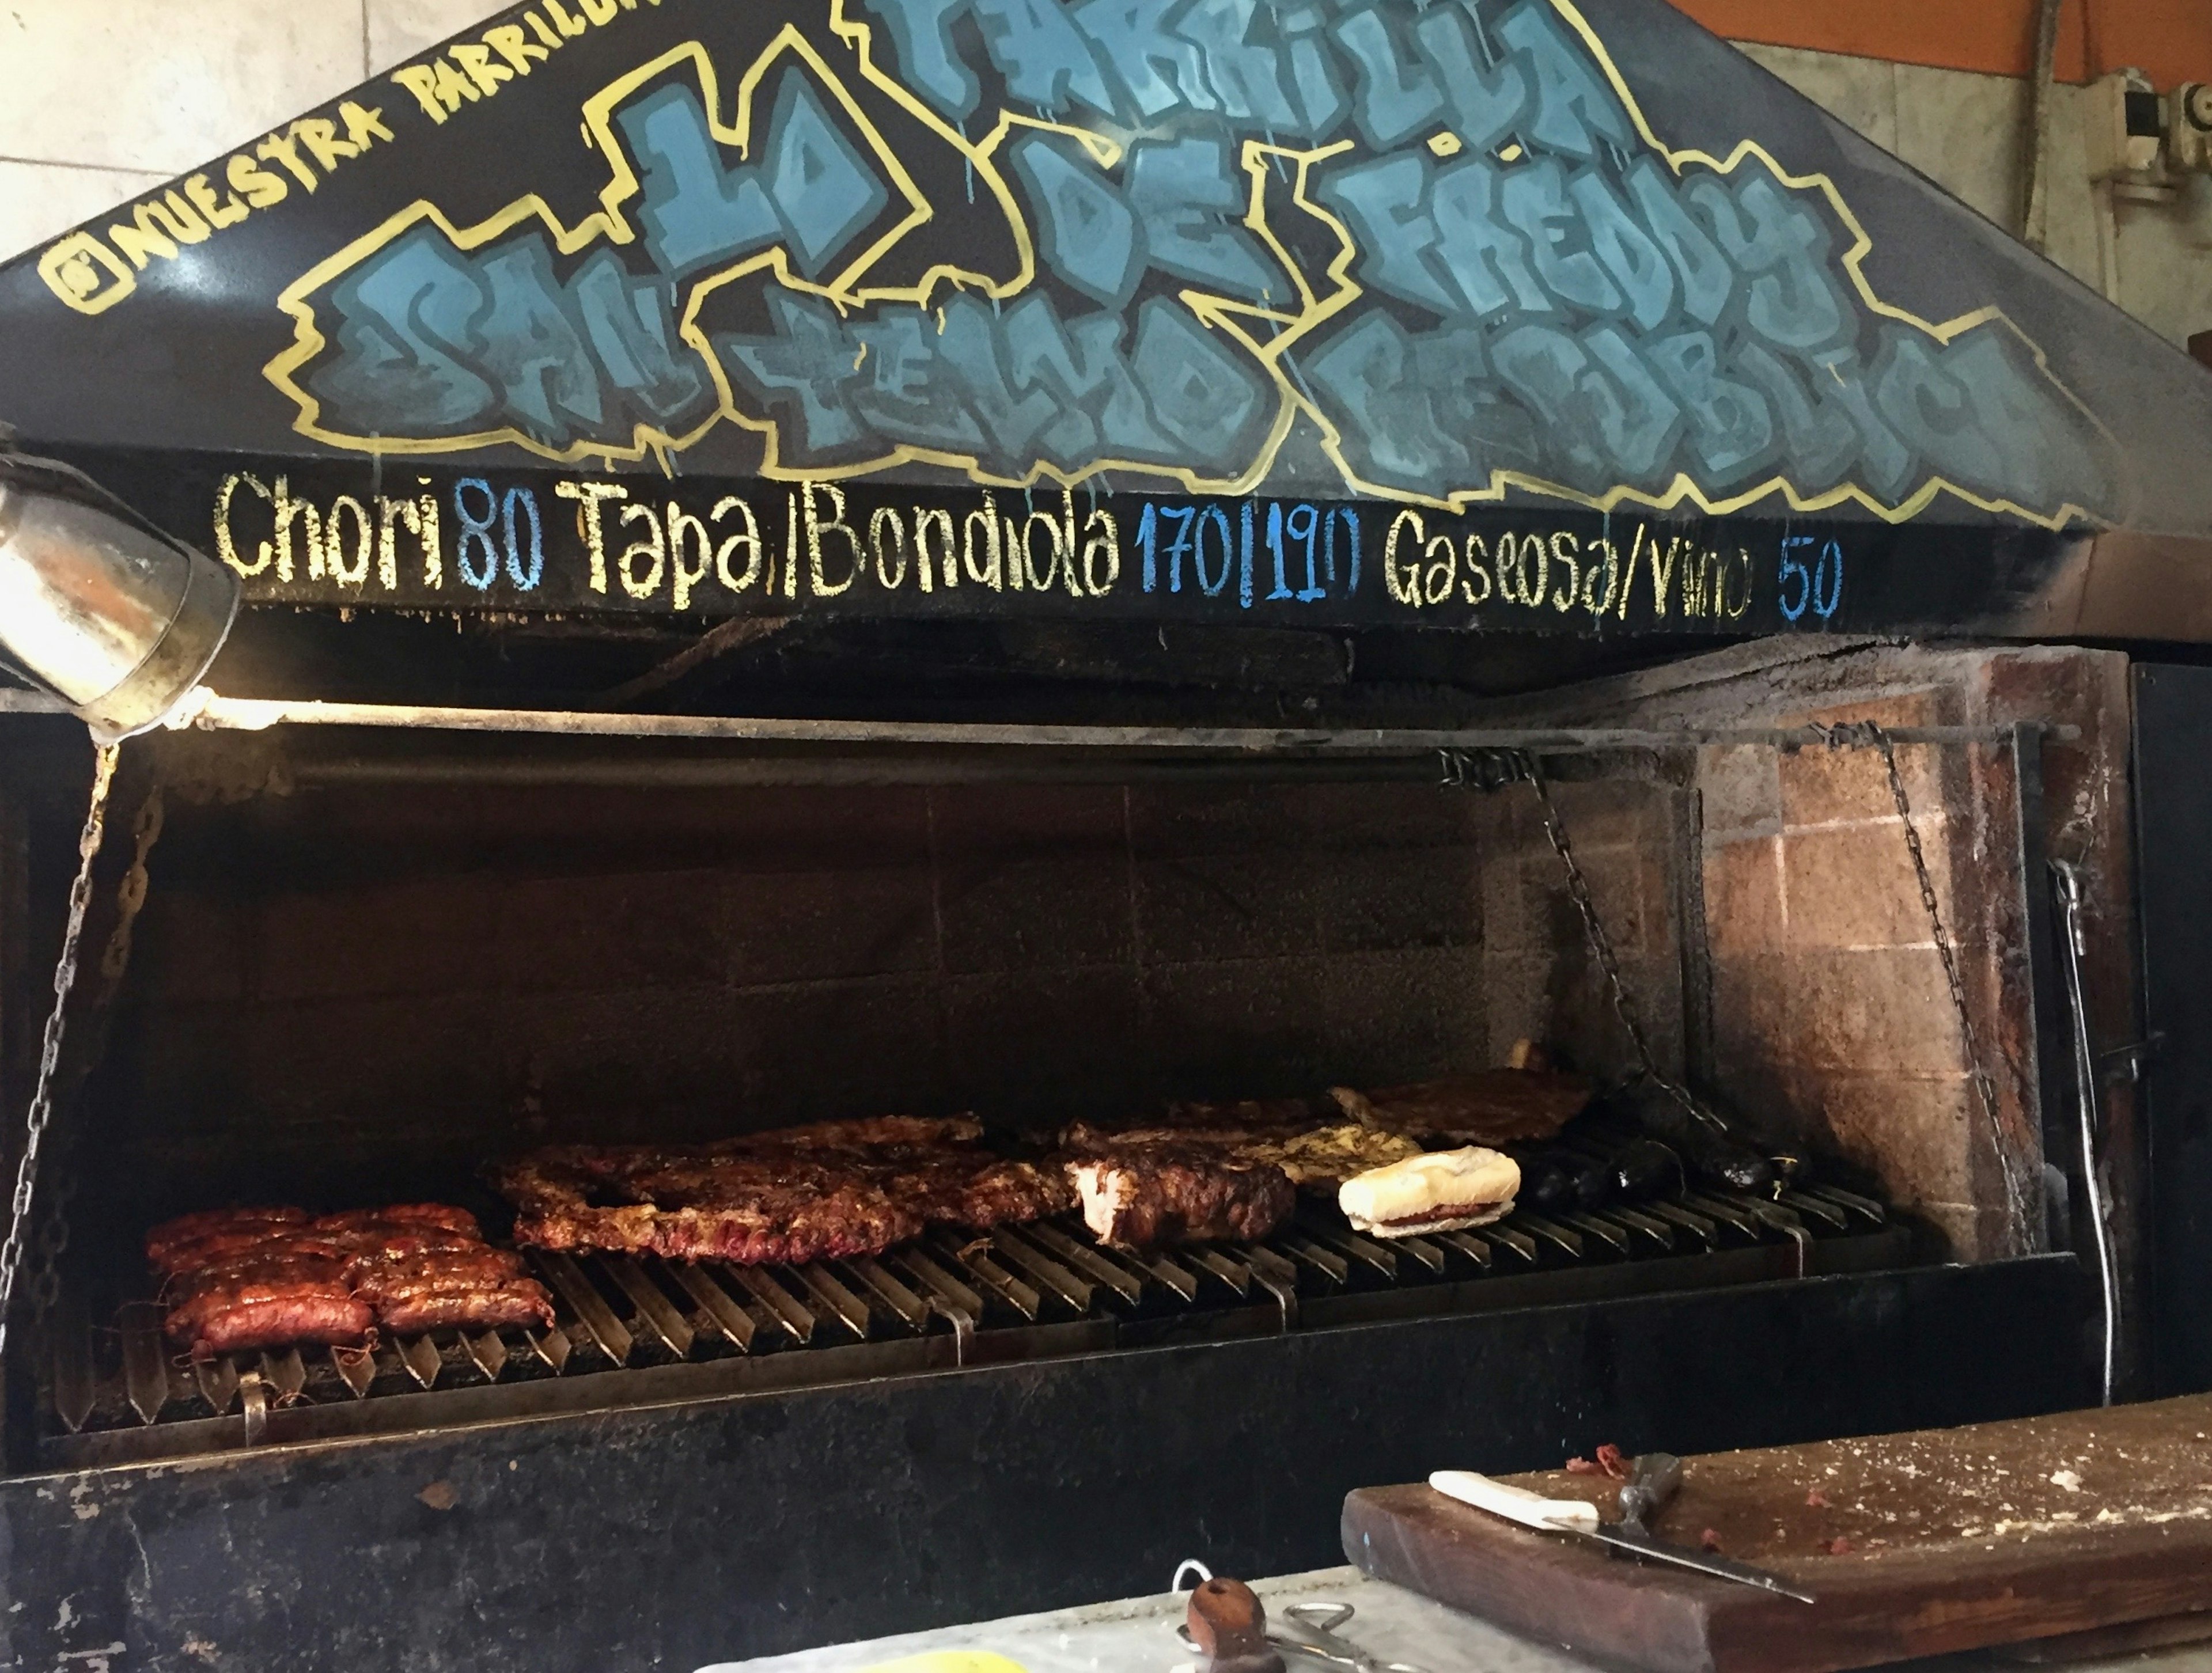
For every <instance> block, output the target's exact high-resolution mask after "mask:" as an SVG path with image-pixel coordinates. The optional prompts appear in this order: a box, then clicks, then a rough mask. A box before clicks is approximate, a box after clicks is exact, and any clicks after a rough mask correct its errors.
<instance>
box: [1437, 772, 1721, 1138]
mask: <svg viewBox="0 0 2212 1673" xmlns="http://www.w3.org/2000/svg"><path fill="white" fill-rule="evenodd" d="M1443 757H1444V781H1445V782H1446V783H1447V784H1451V785H1468V784H1475V785H1480V786H1481V787H1483V788H1485V789H1498V788H1501V787H1503V786H1504V785H1509V784H1513V783H1516V782H1518V783H1523V784H1526V785H1528V787H1529V788H1530V789H1531V790H1533V791H1535V792H1536V802H1537V805H1538V806H1539V807H1540V808H1541V809H1542V810H1543V818H1544V834H1545V836H1546V837H1547V839H1549V840H1550V842H1551V845H1552V852H1553V853H1555V854H1557V855H1558V856H1559V865H1560V868H1561V869H1562V870H1564V871H1565V873H1566V877H1567V894H1568V896H1569V898H1570V899H1571V900H1573V901H1574V903H1575V910H1576V911H1577V912H1578V913H1580V914H1581V916H1582V921H1583V942H1584V943H1585V944H1586V945H1588V947H1589V951H1590V956H1591V957H1592V958H1594V959H1595V960H1596V961H1597V967H1598V972H1599V973H1600V974H1601V975H1602V976H1603V977H1604V978H1605V991H1606V997H1607V999H1608V1000H1609V1001H1610V1002H1611V1003H1612V1005H1613V1015H1614V1016H1616V1017H1617V1018H1619V1019H1620V1027H1621V1030H1622V1032H1623V1033H1625V1034H1626V1035H1627V1036H1628V1042H1629V1045H1630V1046H1632V1048H1633V1049H1634V1051H1635V1052H1636V1062H1637V1066H1638V1068H1639V1069H1641V1070H1643V1072H1644V1078H1645V1079H1646V1080H1648V1081H1649V1082H1650V1083H1651V1084H1652V1085H1653V1086H1655V1087H1656V1088H1659V1090H1661V1091H1662V1092H1663V1093H1665V1094H1667V1096H1668V1097H1669V1098H1671V1099H1673V1100H1674V1102H1675V1103H1677V1104H1679V1105H1680V1106H1681V1107H1682V1108H1683V1110H1684V1111H1686V1112H1687V1113H1688V1114H1689V1115H1690V1116H1691V1117H1692V1118H1694V1119H1696V1120H1697V1121H1699V1122H1700V1123H1702V1124H1705V1126H1707V1127H1710V1128H1711V1129H1712V1130H1714V1131H1716V1132H1717V1133H1721V1134H1723V1135H1725V1134H1727V1132H1728V1130H1729V1128H1728V1124H1727V1123H1726V1122H1724V1121H1723V1120H1722V1119H1721V1118H1719V1117H1718V1116H1717V1115H1715V1114H1714V1113H1713V1112H1711V1110H1709V1109H1707V1108H1706V1107H1705V1106H1704V1105H1703V1104H1702V1103H1701V1102H1699V1100H1698V1099H1697V1098H1695V1097H1694V1096H1692V1094H1691V1092H1690V1089H1689V1088H1687V1087H1686V1086H1684V1085H1683V1084H1682V1083H1681V1082H1679V1081H1677V1080H1676V1079H1675V1078H1674V1076H1671V1075H1669V1074H1668V1073H1667V1072H1666V1071H1665V1070H1662V1069H1661V1068H1660V1067H1659V1060H1658V1058H1656V1057H1655V1056H1654V1055H1653V1053H1652V1051H1651V1041H1650V1037H1649V1036H1648V1035H1646V1034H1645V1033H1644V1024H1643V1022H1642V1021H1640V1020H1639V1019H1638V1016H1637V1015H1636V1005H1635V1002H1634V1001H1633V1000H1632V999H1631V998H1630V997H1629V996H1628V985H1627V983H1626V982H1625V981H1624V980H1623V979H1621V974H1620V956H1619V955H1617V954H1616V953H1615V952H1614V951H1613V937H1611V936H1609V935H1607V933H1606V928H1605V920H1604V919H1603V918H1600V917H1599V916H1598V911H1597V900H1596V899H1595V897H1594V896H1593V895H1592V894H1591V893H1590V886H1589V878H1588V877H1587V876H1584V875H1583V868H1582V863H1581V862H1580V861H1579V860H1577V858H1575V849H1574V844H1573V843H1572V842H1571V840H1569V839H1568V836H1567V826H1566V821H1565V820H1564V819H1562V818H1561V817H1560V816H1559V803H1557V802H1555V801H1553V799H1552V787H1551V785H1549V784H1547V782H1546V781H1545V779H1544V774H1543V773H1542V771H1541V769H1540V768H1539V767H1537V765H1536V757H1535V756H1534V754H1532V753H1531V752H1530V751H1528V750H1526V749H1500V750H1485V751H1481V752H1479V753H1477V754H1475V755H1468V754H1466V753H1463V752H1461V751H1458V750H1450V749H1448V750H1445V751H1444V752H1443Z"/></svg>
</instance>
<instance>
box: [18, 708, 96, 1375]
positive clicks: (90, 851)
mask: <svg viewBox="0 0 2212 1673" xmlns="http://www.w3.org/2000/svg"><path fill="white" fill-rule="evenodd" d="M122 753H123V751H122V746H121V745H119V744H113V743H106V744H102V745H101V746H100V753H99V754H98V755H96V756H94V760H93V770H92V801H91V804H90V805H89V806H88V808H87V809H85V815H84V829H83V831H82V833H81V834H80V835H79V836H78V838H77V845H76V852H77V869H76V881H75V882H72V883H70V894H69V918H68V923H67V924H66V926H65V927H64V930H63V932H62V951H61V958H60V960H59V961H58V963H57V964H56V965H55V966H54V1008H53V1009H52V1010H51V1011H50V1012H48V1013H47V1015H46V1033H45V1035H44V1036H43V1038H42V1039H41V1040H40V1046H39V1078H38V1083H37V1085H36V1086H35V1088H33V1091H32V1094H31V1107H30V1108H29V1110H28V1111H27V1112H25V1115H24V1118H23V1152H22V1155H21V1157H19V1158H18V1159H17V1161H16V1163H15V1196H14V1197H13V1199H12V1200H11V1202H10V1203H9V1210H8V1237H7V1240H6V1242H4V1243H0V1354H4V1352H5V1351H6V1348H7V1343H8V1311H9V1304H10V1303H11V1302H13V1300H15V1279H16V1276H17V1274H19V1273H20V1272H21V1270H22V1266H23V1246H24V1236H25V1233H26V1232H27V1230H28V1228H29V1226H30V1220H31V1192H32V1189H33V1185H35V1184H36V1182H37V1179H38V1173H39V1143H40V1140H41V1139H42V1138H44V1137H46V1122H47V1119H48V1118H50V1117H51V1116H52V1113H53V1097H54V1074H55V1070H56V1069H57V1068H58V1065H59V1064H60V1062H61V1055H62V1034H63V1031H64V1029H65V1028H66V1027H67V1026H68V1020H69V997H70V989H71V988H73V987H75V986H76V960H77V943H79V942H80V941H82V939H83V937H84V916H85V912H86V911H87V909H88V907H89V906H91V904H92V866H93V861H94V859H95V858H97V857H98V856H99V853H100V840H101V838H102V837H103V836H105V835H106V829H107V793H108V791H109V790H110V789H112V787H113V785H114V782H115V763H116V762H117V761H118V759H120V758H121V755H122Z"/></svg>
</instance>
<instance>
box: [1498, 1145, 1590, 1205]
mask: <svg viewBox="0 0 2212 1673" xmlns="http://www.w3.org/2000/svg"><path fill="white" fill-rule="evenodd" d="M1505 1154H1506V1155H1509V1156H1510V1157H1512V1158H1513V1160H1514V1161H1515V1162H1516V1163H1517V1164H1519V1166H1520V1168H1521V1191H1520V1196H1519V1200H1520V1201H1521V1202H1522V1203H1526V1204H1527V1205H1528V1207H1529V1208H1532V1209H1534V1210H1535V1211H1536V1212H1537V1213H1538V1214H1565V1213H1566V1212H1567V1211H1568V1210H1570V1209H1572V1208H1573V1207H1574V1206H1575V1181H1574V1176H1573V1175H1572V1174H1571V1173H1568V1172H1567V1170H1566V1169H1565V1168H1564V1167H1561V1166H1560V1165H1559V1161H1558V1159H1557V1158H1556V1157H1555V1156H1554V1155H1553V1154H1552V1153H1551V1152H1549V1151H1547V1150H1540V1149H1535V1148H1534V1147H1533V1146H1530V1145H1526V1144H1509V1145H1507V1146H1506V1147H1505Z"/></svg>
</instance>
